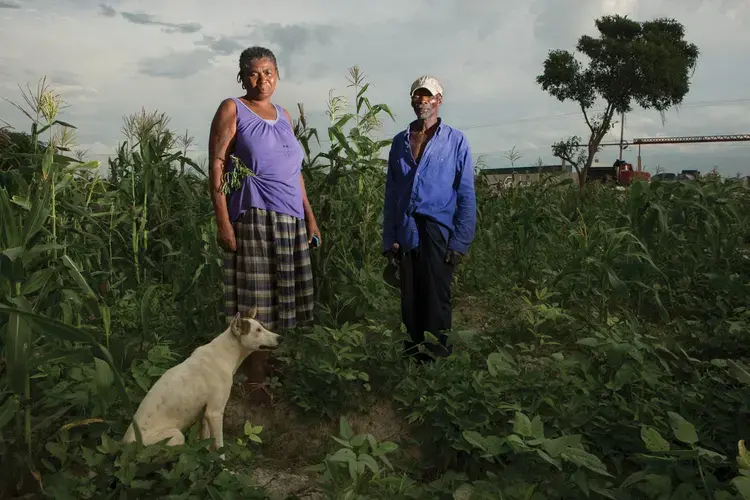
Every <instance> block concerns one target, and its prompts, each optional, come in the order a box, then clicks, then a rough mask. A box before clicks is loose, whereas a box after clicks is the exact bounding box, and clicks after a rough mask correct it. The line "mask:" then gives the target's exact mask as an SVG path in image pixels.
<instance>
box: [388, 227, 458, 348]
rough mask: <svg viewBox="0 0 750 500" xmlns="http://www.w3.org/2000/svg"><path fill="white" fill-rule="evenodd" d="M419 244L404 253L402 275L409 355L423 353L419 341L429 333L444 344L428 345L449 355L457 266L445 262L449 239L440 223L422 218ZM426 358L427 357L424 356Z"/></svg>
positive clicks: (402, 311) (403, 308)
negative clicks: (449, 334)
mask: <svg viewBox="0 0 750 500" xmlns="http://www.w3.org/2000/svg"><path fill="white" fill-rule="evenodd" d="M417 228H418V229H417V230H418V231H419V246H418V247H417V248H415V249H413V250H410V251H408V252H402V254H401V265H400V269H399V275H400V280H401V316H402V320H403V322H404V325H405V326H406V331H407V333H408V334H409V337H410V338H411V342H406V346H405V347H406V352H405V353H406V354H407V355H416V356H417V357H418V358H420V359H423V358H424V356H425V355H419V353H418V352H417V344H421V343H422V342H424V340H425V337H424V334H425V332H429V333H431V334H432V335H434V336H435V337H437V338H438V340H439V342H440V344H439V345H435V344H434V343H426V344H424V347H425V349H427V350H428V351H430V352H431V353H432V354H433V355H434V356H448V355H449V354H450V353H451V351H452V349H451V348H450V347H448V346H447V340H448V337H447V336H446V335H445V334H444V333H443V332H444V331H446V330H450V328H451V321H452V308H451V282H452V280H453V266H452V265H451V264H449V263H447V262H445V257H446V255H447V253H448V242H447V241H446V240H445V238H444V237H443V234H442V233H441V231H440V225H439V224H438V223H437V222H434V221H432V220H430V219H425V218H418V219H417ZM423 360H424V359H423Z"/></svg>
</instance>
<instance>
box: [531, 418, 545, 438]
mask: <svg viewBox="0 0 750 500" xmlns="http://www.w3.org/2000/svg"><path fill="white" fill-rule="evenodd" d="M531 435H532V436H533V437H534V438H536V439H544V422H542V418H541V417H540V416H539V415H537V416H535V417H534V420H532V421H531Z"/></svg>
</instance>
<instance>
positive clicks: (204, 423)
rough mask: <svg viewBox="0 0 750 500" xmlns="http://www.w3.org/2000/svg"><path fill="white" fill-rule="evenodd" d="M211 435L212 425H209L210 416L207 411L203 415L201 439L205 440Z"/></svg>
mask: <svg viewBox="0 0 750 500" xmlns="http://www.w3.org/2000/svg"><path fill="white" fill-rule="evenodd" d="M210 437H211V427H210V426H209V425H208V418H207V417H206V412H205V411H204V412H203V416H202V417H201V433H200V439H201V441H203V440H204V439H208V438H210Z"/></svg>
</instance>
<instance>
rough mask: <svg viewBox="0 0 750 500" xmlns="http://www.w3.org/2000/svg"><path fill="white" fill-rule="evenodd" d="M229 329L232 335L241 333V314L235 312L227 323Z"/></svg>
mask: <svg viewBox="0 0 750 500" xmlns="http://www.w3.org/2000/svg"><path fill="white" fill-rule="evenodd" d="M229 329H230V330H231V332H232V334H233V335H236V336H238V337H239V336H240V335H241V334H242V314H240V313H237V314H235V315H234V317H233V318H232V322H231V323H229Z"/></svg>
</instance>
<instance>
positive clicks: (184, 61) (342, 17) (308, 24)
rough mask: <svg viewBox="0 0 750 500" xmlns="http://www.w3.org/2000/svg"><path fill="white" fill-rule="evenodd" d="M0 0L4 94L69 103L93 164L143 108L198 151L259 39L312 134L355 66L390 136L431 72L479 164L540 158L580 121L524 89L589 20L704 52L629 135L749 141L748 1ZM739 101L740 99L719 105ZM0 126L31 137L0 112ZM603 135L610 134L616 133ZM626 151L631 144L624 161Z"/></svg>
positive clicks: (696, 158)
mask: <svg viewBox="0 0 750 500" xmlns="http://www.w3.org/2000/svg"><path fill="white" fill-rule="evenodd" d="M0 1H2V5H6V4H7V5H10V6H14V7H19V8H3V9H2V10H0V13H1V14H2V17H1V18H0V19H2V20H1V21H0V46H2V47H3V53H2V54H1V55H0V96H3V97H7V98H11V99H13V100H16V101H19V100H20V99H21V97H20V94H19V92H18V87H17V84H21V85H22V86H23V85H25V84H26V83H30V84H31V85H32V87H33V86H35V85H36V81H37V80H38V79H39V78H41V77H42V76H44V75H47V76H48V80H49V81H50V82H51V83H52V84H53V85H54V86H55V88H56V89H57V90H58V91H59V92H60V93H61V94H63V96H64V98H65V100H66V101H67V102H68V103H69V104H70V107H69V108H67V109H66V110H65V112H64V115H65V116H64V119H65V120H67V121H70V122H72V123H74V124H75V125H76V126H78V127H79V131H78V139H79V141H80V142H81V143H82V147H83V148H84V149H87V148H89V149H91V151H92V154H103V153H104V152H106V150H107V148H110V149H111V148H113V147H114V146H115V145H116V144H117V142H118V141H119V140H120V139H121V133H120V127H121V124H122V117H123V116H124V115H127V114H130V113H133V112H136V111H138V110H139V109H140V108H141V107H142V106H143V107H145V108H146V109H149V110H153V109H159V110H160V111H164V112H166V113H167V114H168V115H169V116H170V117H171V119H172V120H171V124H172V125H173V127H174V128H175V129H177V130H180V131H184V130H185V129H188V130H189V131H190V133H192V134H193V135H194V136H195V138H196V145H195V147H196V148H197V149H198V150H205V148H206V142H207V133H208V127H209V123H210V120H211V117H212V116H213V113H214V112H215V110H216V107H217V105H218V104H219V102H221V100H222V99H224V98H225V97H227V96H230V95H238V94H240V93H241V88H240V86H239V85H238V84H237V83H236V81H235V75H236V72H237V57H238V55H239V52H240V51H241V50H242V48H244V47H247V46H249V45H255V44H260V45H266V46H268V47H269V48H271V49H272V50H274V52H275V53H276V55H277V57H278V60H279V65H280V67H281V74H282V80H281V82H280V83H279V87H278V89H277V94H276V97H275V99H276V101H277V102H278V103H279V104H281V105H283V106H285V107H286V108H287V109H289V110H290V112H291V113H292V114H293V115H294V114H296V103H298V102H303V103H304V104H305V109H306V111H307V113H308V115H309V118H310V119H311V120H312V122H313V123H312V124H313V125H314V126H318V127H319V128H323V127H325V125H326V123H325V116H324V111H325V104H326V99H327V97H328V91H329V89H330V88H335V91H336V92H337V93H346V94H347V95H348V96H350V98H351V95H352V91H351V89H347V88H346V85H347V81H346V77H347V69H348V68H349V67H350V66H352V65H355V64H357V65H359V66H360V67H361V69H362V70H363V71H364V72H365V73H366V75H367V76H368V79H369V80H370V81H371V82H372V89H371V92H370V99H371V101H372V102H384V103H386V104H388V105H389V106H390V107H391V109H392V110H393V111H394V113H395V114H396V120H397V121H396V123H390V122H386V126H385V128H384V131H383V132H382V134H381V135H382V136H383V137H387V136H389V135H391V134H393V133H395V132H396V131H397V130H399V129H401V128H403V127H404V126H405V125H406V124H407V123H408V121H409V120H410V119H411V117H412V115H411V111H410V109H409V107H408V91H407V89H408V87H409V84H410V83H411V81H412V80H413V79H414V78H415V77H416V76H418V75H420V74H424V73H430V74H434V75H436V76H438V77H439V78H440V79H441V81H442V83H443V85H444V87H445V89H446V96H445V104H444V107H443V112H442V115H443V117H444V118H445V120H446V121H447V122H449V123H451V124H453V125H455V126H458V127H459V128H464V130H465V132H466V134H467V136H468V137H469V139H470V141H471V145H472V150H473V151H474V152H475V153H491V155H490V156H489V157H488V160H489V164H490V165H491V166H502V165H504V164H507V160H505V159H504V158H503V152H504V151H507V150H509V149H510V148H511V147H513V146H514V145H516V146H517V147H516V150H517V151H519V152H520V153H521V154H522V155H523V159H522V160H521V161H520V163H533V162H534V161H535V160H536V158H537V157H542V159H543V160H544V161H545V162H552V161H554V160H553V159H552V158H551V155H550V149H549V144H550V143H551V142H553V141H556V140H559V139H561V138H563V137H567V136H570V135H573V134H578V135H582V134H584V132H585V125H584V124H583V121H582V119H581V117H580V116H579V115H576V114H575V113H576V111H577V110H576V108H575V106H574V105H573V104H569V103H559V102H557V101H556V100H555V99H553V98H551V97H549V96H548V95H547V94H545V93H544V92H543V91H542V90H541V89H540V88H539V86H538V85H537V84H536V83H535V81H534V79H535V77H536V75H537V74H538V73H539V72H540V71H541V64H542V61H543V60H544V57H545V56H546V54H547V51H548V50H550V49H553V48H566V49H572V48H573V47H574V45H575V43H576V41H577V39H578V37H579V36H580V35H581V34H583V33H590V34H593V33H595V27H594V23H593V20H594V18H595V17H597V16H600V15H602V14H609V13H621V14H628V15H630V16H631V17H633V18H636V19H648V18H652V17H656V16H668V17H675V18H677V19H678V20H679V21H681V22H682V23H684V24H685V26H686V30H687V37H688V38H689V39H690V40H692V41H694V42H695V43H696V44H697V45H698V46H699V48H700V50H701V56H700V58H699V64H698V68H697V69H696V72H695V75H694V77H693V83H692V87H691V92H690V93H689V94H688V96H687V98H686V101H685V105H684V106H683V107H682V109H680V110H679V111H670V112H669V113H667V118H668V119H667V122H666V125H662V122H661V118H660V116H659V115H658V113H655V112H645V111H636V112H634V113H632V114H631V115H629V116H628V119H627V124H626V131H625V137H626V138H633V137H643V136H656V135H669V136H672V135H683V134H684V135H698V134H721V133H741V132H750V119H749V118H748V116H750V115H748V111H749V110H750V92H748V90H747V85H746V82H747V81H748V77H750V70H748V69H747V68H745V67H744V66H742V65H740V64H738V61H741V60H744V59H745V58H746V55H745V47H747V44H748V43H749V42H750V30H748V29H747V28H748V23H750V8H749V7H748V4H747V2H746V1H745V0H711V1H709V0H649V2H646V1H645V0H577V1H575V2H571V1H570V0H533V1H531V2H529V3H528V4H526V3H523V2H511V1H509V0H498V1H495V2H486V1H483V0H462V1H459V0H444V1H441V2H434V1H428V0H412V1H411V2H404V1H403V0H398V1H397V0H382V1H380V2H352V1H351V0H326V1H323V0H318V1H310V0H308V1H304V2H303V1H302V0H287V1H285V2H266V3H265V4H264V5H263V8H262V9H258V8H254V7H253V5H251V4H248V3H247V2H243V1H241V0H225V1H223V2H222V3H221V8H218V6H217V3H216V2H203V1H199V0H181V1H180V2H177V0H163V1H161V2H147V1H145V0H138V1H136V0H120V1H100V0H56V1H54V2H53V1H52V0H35V2H34V3H33V5H34V8H33V9H31V8H28V7H25V4H22V3H21V2H17V1H13V0H0ZM31 54H33V55H31ZM736 99H745V101H738V102H733V103H732V102H728V103H725V104H723V105H721V104H717V103H716V101H720V100H726V101H729V100H736ZM350 100H351V99H350ZM696 103H703V104H702V105H697V104H696ZM0 118H3V119H5V120H6V121H9V122H10V123H11V124H13V125H14V126H16V127H17V128H19V129H21V130H27V129H28V124H27V123H26V122H25V121H24V119H23V117H22V115H20V113H18V112H17V111H16V110H15V109H14V108H12V107H11V106H10V105H8V104H7V103H4V102H2V101H0ZM610 135H611V137H609V138H608V139H607V140H616V139H617V138H619V128H618V129H616V130H613V131H612V134H610ZM87 144H88V145H90V146H88V147H87V146H85V145H87ZM616 149H617V148H608V149H606V150H605V151H603V152H602V153H601V154H600V155H599V158H600V162H601V163H606V162H609V161H610V159H614V155H615V154H616ZM198 153H200V151H199V152H198ZM748 153H750V145H741V144H740V145H738V144H727V145H723V144H719V145H714V146H711V147H708V146H691V147H685V146H680V147H672V146H649V147H648V148H646V150H644V158H646V159H648V162H652V163H653V162H659V163H660V164H661V165H662V166H665V167H668V168H671V169H673V170H678V169H681V168H687V166H691V165H692V166H697V167H698V168H701V166H702V165H705V164H709V163H710V164H711V166H712V165H713V164H719V165H720V167H721V168H723V169H726V170H727V172H731V173H734V172H735V171H736V170H737V169H741V170H744V169H746V168H748V167H750V165H748V162H747V160H744V158H746V157H747V156H748ZM635 154H636V152H635V150H634V149H633V148H631V149H629V150H628V152H627V153H626V157H627V158H628V159H629V160H631V161H635V156H634V155H635ZM627 155H630V156H627ZM644 161H646V160H644ZM748 173H750V171H749V172H748Z"/></svg>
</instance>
